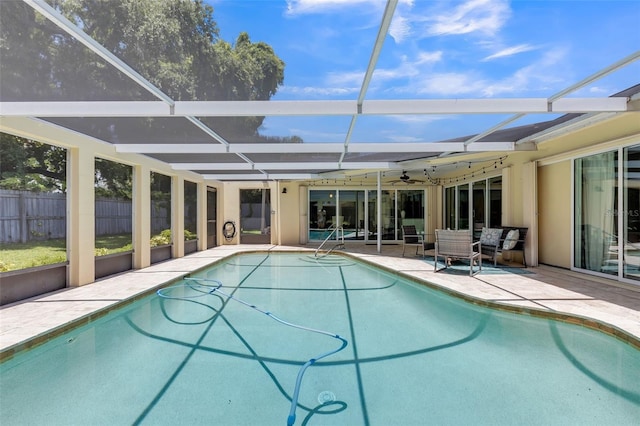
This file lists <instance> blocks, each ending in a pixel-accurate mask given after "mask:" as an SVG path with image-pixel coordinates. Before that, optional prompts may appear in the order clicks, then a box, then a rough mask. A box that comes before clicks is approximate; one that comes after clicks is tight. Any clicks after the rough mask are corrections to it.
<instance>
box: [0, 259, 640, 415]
mask: <svg viewBox="0 0 640 426" xmlns="http://www.w3.org/2000/svg"><path fill="white" fill-rule="evenodd" d="M191 277H192V278H198V279H199V280H197V281H194V280H187V281H183V282H179V283H176V285H175V286H172V287H170V288H167V289H165V290H163V294H164V295H165V297H160V296H158V295H154V296H151V297H148V298H146V299H143V300H140V301H138V302H135V303H133V304H131V305H128V306H126V307H125V308H123V309H121V310H118V311H114V312H112V313H110V314H108V315H106V316H105V317H103V318H101V319H100V320H98V321H96V322H95V323H92V324H89V325H87V326H83V327H80V328H78V329H75V330H73V331H71V332H70V333H68V334H67V335H64V336H61V337H59V338H56V339H54V340H52V341H50V342H48V343H46V344H44V345H42V346H39V347H37V348H36V349H33V350H31V351H28V352H24V353H21V354H19V355H17V356H16V357H14V358H12V359H10V360H9V361H6V362H5V363H3V364H2V370H1V375H0V400H1V401H2V409H1V410H0V423H1V424H6V425H13V424H32V425H36V424H37V425H42V424H47V425H70V424H71V425H79V424H104V425H116V424H154V425H155V424H167V425H174V424H189V425H192V424H221V425H256V424H260V425H283V424H286V423H287V419H288V416H289V413H290V410H291V408H292V407H291V405H292V404H291V401H292V400H295V399H296V398H295V395H294V393H295V392H296V387H297V383H299V386H298V388H297V390H298V391H299V395H298V396H297V404H294V405H295V406H294V411H295V414H296V418H295V424H300V425H302V424H308V425H314V424H323V425H367V424H370V425H418V424H427V423H428V424H438V425H447V424H453V425H460V424H474V425H477V424H490V425H496V424H509V425H513V424H519V425H520V424H544V425H549V424H580V425H587V424H593V425H603V424H616V425H623V424H629V425H631V424H637V419H638V418H640V380H638V372H639V371H640V351H638V350H637V349H635V348H633V347H632V346H630V345H628V344H625V343H624V342H621V341H619V340H617V339H615V338H613V337H611V336H608V335H605V334H602V333H599V332H596V331H594V330H591V329H587V328H584V327H580V326H575V325H571V324H566V323H561V322H556V321H552V320H545V319H541V318H533V317H528V316H520V315H515V314H511V313H507V312H502V311H495V310H491V309H488V308H484V307H480V306H476V305H472V304H469V303H466V302H464V301H462V300H458V299H455V298H452V297H450V296H447V295H444V294H442V293H440V292H438V291H435V290H432V289H430V288H427V287H424V286H420V285H417V284H414V283H411V282H408V281H404V280H403V279H401V278H398V277H397V276H395V275H393V274H390V273H388V272H385V271H382V270H379V269H376V268H373V267H371V266H368V265H365V264H362V263H359V262H357V261H354V260H352V259H350V258H345V257H341V256H333V255H331V256H327V257H325V258H321V259H315V258H314V257H313V256H309V255H307V254H277V253H272V254H251V255H241V256H236V257H233V258H231V259H229V260H228V261H227V262H225V263H221V264H217V265H215V266H213V267H211V268H210V269H208V270H206V271H201V272H197V273H194V274H192V276H191ZM212 280H215V281H212ZM189 283H191V284H192V285H187V284H189ZM203 289H204V291H203ZM223 293H224V294H223ZM166 296H169V297H166ZM274 316H275V317H277V318H278V319H280V320H282V321H278V320H276V319H274V318H273V317H274ZM285 323H287V324H294V325H300V326H301V327H300V328H296V327H292V326H289V325H287V324H285ZM309 329H311V330H316V331H320V332H316V331H309ZM334 335H339V336H341V337H342V338H344V340H346V342H347V344H346V346H345V347H344V348H343V349H341V350H339V351H336V352H333V353H331V354H330V355H328V356H326V357H324V358H321V359H319V358H320V357H319V355H322V354H326V353H328V352H332V351H334V350H335V349H337V348H338V347H339V346H340V343H339V342H338V341H337V340H336V338H334V337H333V336H334ZM314 357H316V358H318V360H317V362H315V363H312V364H311V365H309V366H308V368H307V369H306V371H305V372H304V373H303V376H302V378H301V379H300V378H299V376H300V372H301V371H302V369H303V366H304V365H305V363H308V362H309V361H310V360H313V359H314Z"/></svg>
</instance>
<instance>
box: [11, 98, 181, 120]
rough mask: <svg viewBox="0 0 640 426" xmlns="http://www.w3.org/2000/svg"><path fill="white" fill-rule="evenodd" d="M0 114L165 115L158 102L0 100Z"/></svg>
mask: <svg viewBox="0 0 640 426" xmlns="http://www.w3.org/2000/svg"><path fill="white" fill-rule="evenodd" d="M0 114H1V115H3V116H18V117H166V116H170V115H171V107H170V106H169V105H167V104H166V103H164V102H160V101H105V102H101V101H98V102H95V101H91V102H0Z"/></svg>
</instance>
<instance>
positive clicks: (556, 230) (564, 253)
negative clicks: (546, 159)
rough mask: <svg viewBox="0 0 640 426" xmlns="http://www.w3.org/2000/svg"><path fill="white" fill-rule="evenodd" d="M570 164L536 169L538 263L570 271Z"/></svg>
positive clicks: (558, 164) (567, 162) (551, 165)
mask: <svg viewBox="0 0 640 426" xmlns="http://www.w3.org/2000/svg"><path fill="white" fill-rule="evenodd" d="M571 204H572V203H571V162H570V161H562V162H559V163H554V164H550V165H547V166H541V167H539V168H538V216H537V217H538V261H539V262H540V263H543V264H546V265H553V266H559V267H562V268H570V267H571V223H572V220H571V215H570V214H569V212H571V211H572V207H571Z"/></svg>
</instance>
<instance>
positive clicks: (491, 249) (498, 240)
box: [480, 227, 503, 266]
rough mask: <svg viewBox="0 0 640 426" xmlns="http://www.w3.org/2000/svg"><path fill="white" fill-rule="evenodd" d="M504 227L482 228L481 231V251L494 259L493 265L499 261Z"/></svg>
mask: <svg viewBox="0 0 640 426" xmlns="http://www.w3.org/2000/svg"><path fill="white" fill-rule="evenodd" d="M502 241H503V239H502V228H485V227H483V228H482V231H481V233H480V252H481V253H482V254H483V255H485V256H489V259H491V260H493V266H496V265H497V263H498V253H499V252H500V250H501V249H502V245H501V244H502Z"/></svg>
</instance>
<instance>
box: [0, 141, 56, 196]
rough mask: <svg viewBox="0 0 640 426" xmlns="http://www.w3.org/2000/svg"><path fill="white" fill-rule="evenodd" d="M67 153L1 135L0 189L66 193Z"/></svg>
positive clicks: (51, 147) (45, 145) (40, 144)
mask: <svg viewBox="0 0 640 426" xmlns="http://www.w3.org/2000/svg"><path fill="white" fill-rule="evenodd" d="M66 155H67V153H66V150H65V149H64V148H59V147H55V146H51V145H47V144H43V143H39V142H34V141H30V140H27V139H24V138H20V137H18V136H13V135H8V134H6V133H0V188H2V189H13V190H29V191H64V190H65V188H66Z"/></svg>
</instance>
